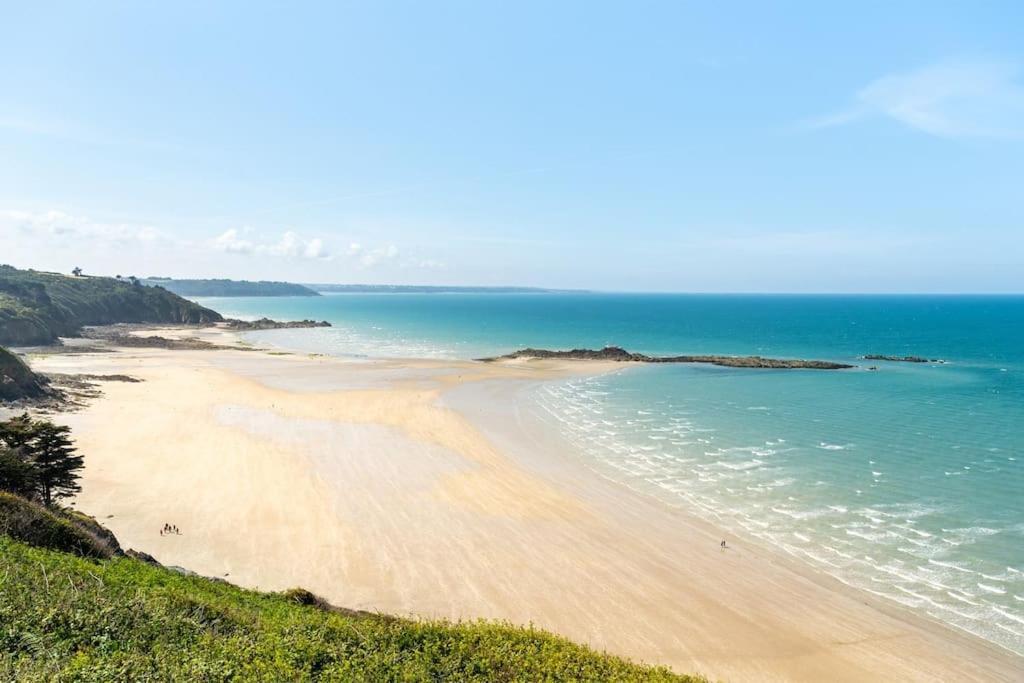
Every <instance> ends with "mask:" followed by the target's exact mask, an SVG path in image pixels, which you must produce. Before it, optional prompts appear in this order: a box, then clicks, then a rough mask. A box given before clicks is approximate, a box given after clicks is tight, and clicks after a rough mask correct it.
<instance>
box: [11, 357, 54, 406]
mask: <svg viewBox="0 0 1024 683" xmlns="http://www.w3.org/2000/svg"><path fill="white" fill-rule="evenodd" d="M47 383H48V382H47V380H46V378H45V377H42V376H40V375H37V374H36V373H34V372H32V371H31V370H29V368H28V366H27V365H26V364H25V363H24V362H23V361H22V360H21V359H20V358H18V357H17V356H15V355H14V354H13V353H11V352H10V351H8V350H7V349H5V348H4V347H2V346H0V401H16V400H18V399H22V398H38V397H39V396H43V395H45V394H48V393H50V391H49V388H48V387H47Z"/></svg>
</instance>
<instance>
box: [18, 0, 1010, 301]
mask: <svg viewBox="0 0 1024 683" xmlns="http://www.w3.org/2000/svg"><path fill="white" fill-rule="evenodd" d="M0 16H2V17H3V22H2V23H3V28H2V29H0V35H2V40H0V262H7V263H11V264H13V265H16V266H19V267H34V268H38V269H50V270H60V271H68V270H70V269H71V268H72V267H75V266H80V267H82V268H83V269H84V270H85V272H87V273H96V274H109V275H113V274H123V275H129V274H134V275H137V276H172V277H231V278H239V279H242V278H245V279H273V280H288V281H297V282H316V283H320V282H324V283H327V282H331V283H334V282H337V283H351V282H359V283H398V284H456V285H458V284H461V285H534V286H542V287H567V288H587V289H602V290H619V291H687V292H707V291H722V292H1024V4H1022V3H1020V2H1005V3H1001V2H962V3H959V2H942V3H935V2H849V3H821V2H772V3H764V2H748V3H744V2H730V3H708V2H683V1H675V2H643V1H640V2H619V3H610V2H594V1H589V2H569V1H560V2H549V1H547V2H529V1H518V2H514V3H512V2H487V1H484V0H476V1H467V2H444V1H441V0H437V1H434V2H427V3H425V2H389V1H387V0H377V1H374V2H330V3H323V4H317V3H259V2H240V3H228V2H222V3H208V2H196V3H193V2H187V1H179V2H174V3H137V2H118V3H113V2H100V1H97V2H90V3H83V2H74V3H53V2H46V1H44V0H40V1H38V2H10V1H9V0H0Z"/></svg>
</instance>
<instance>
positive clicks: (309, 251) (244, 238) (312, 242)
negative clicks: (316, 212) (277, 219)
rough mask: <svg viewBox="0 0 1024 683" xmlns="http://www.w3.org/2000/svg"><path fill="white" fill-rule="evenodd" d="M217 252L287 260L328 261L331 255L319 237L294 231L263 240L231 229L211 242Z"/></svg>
mask: <svg viewBox="0 0 1024 683" xmlns="http://www.w3.org/2000/svg"><path fill="white" fill-rule="evenodd" d="M209 245H210V246H211V247H213V248H214V249H216V250H217V251H223V252H225V253H229V254H260V255H267V256H283V257H287V258H307V259H327V258H330V256H331V255H330V253H329V252H328V251H327V248H326V247H325V246H324V241H323V240H322V239H321V238H319V237H313V238H308V239H307V238H304V237H301V236H299V235H298V234H297V233H295V232H294V231H292V230H289V231H287V232H285V233H284V234H282V235H281V237H280V239H278V240H274V241H266V240H262V239H260V238H258V237H256V236H254V235H252V230H250V229H248V228H243V229H241V230H239V229H238V228H230V229H228V230H225V231H224V232H222V233H221V234H220V235H218V236H217V237H215V238H213V239H212V240H210V241H209Z"/></svg>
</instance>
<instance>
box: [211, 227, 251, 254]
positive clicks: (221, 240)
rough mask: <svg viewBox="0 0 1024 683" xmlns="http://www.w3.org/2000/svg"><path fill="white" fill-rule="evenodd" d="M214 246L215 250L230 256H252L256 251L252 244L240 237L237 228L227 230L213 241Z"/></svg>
mask: <svg viewBox="0 0 1024 683" xmlns="http://www.w3.org/2000/svg"><path fill="white" fill-rule="evenodd" d="M212 244H213V248H214V249H217V250H219V251H226V252H228V253H230V254H251V253H252V252H253V250H254V249H255V245H253V243H252V242H250V241H249V240H245V239H242V238H241V237H239V235H238V230H236V229H235V228H231V229H230V230H225V231H224V232H223V233H222V234H221V235H219V236H217V237H216V238H215V239H214V240H213V242H212Z"/></svg>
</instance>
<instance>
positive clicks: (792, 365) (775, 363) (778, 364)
mask: <svg viewBox="0 0 1024 683" xmlns="http://www.w3.org/2000/svg"><path fill="white" fill-rule="evenodd" d="M512 358H555V359H562V360H608V361H615V362H620V363H708V364H710V365H721V366H724V367H729V368H766V369H775V370H796V369H808V370H844V369H847V368H852V367H854V366H852V365H847V364H846V363H833V362H831V361H824V360H800V359H780V358H762V357H761V356H706V355H702V356H646V355H644V354H642V353H631V352H629V351H626V350H625V349H623V348H620V347H618V346H606V347H604V348H603V349H600V350H595V349H572V350H571V351H551V350H548V349H520V350H519V351H513V352H512V353H509V354H506V355H504V356H499V357H497V358H481V359H479V360H482V361H484V362H491V361H495V360H506V359H512Z"/></svg>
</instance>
